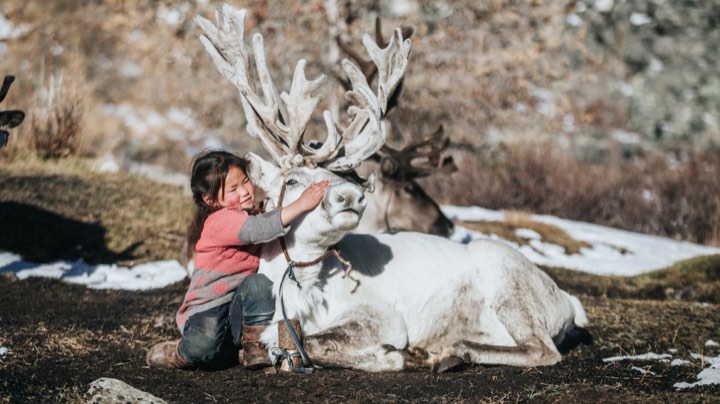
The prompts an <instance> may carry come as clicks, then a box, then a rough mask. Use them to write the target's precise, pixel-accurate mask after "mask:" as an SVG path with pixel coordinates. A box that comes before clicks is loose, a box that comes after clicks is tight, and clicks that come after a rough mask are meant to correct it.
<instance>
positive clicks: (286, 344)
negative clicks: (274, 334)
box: [278, 320, 303, 372]
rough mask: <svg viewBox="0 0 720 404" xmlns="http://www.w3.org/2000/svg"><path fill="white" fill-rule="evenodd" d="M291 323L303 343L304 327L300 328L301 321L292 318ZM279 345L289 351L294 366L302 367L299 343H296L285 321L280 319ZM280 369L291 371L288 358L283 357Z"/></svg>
mask: <svg viewBox="0 0 720 404" xmlns="http://www.w3.org/2000/svg"><path fill="white" fill-rule="evenodd" d="M290 325H291V326H292V328H293V330H295V334H297V336H298V338H299V339H300V343H301V344H302V329H301V328H300V322H299V321H297V320H290ZM278 345H279V348H280V349H281V350H283V351H285V352H287V353H288V355H290V360H291V361H292V367H294V368H299V367H302V365H303V360H302V357H301V356H300V352H298V349H297V345H295V341H294V340H293V337H292V335H290V330H288V328H287V325H286V324H285V322H284V321H280V322H279V323H278ZM280 370H282V371H286V372H289V371H290V366H289V365H288V363H287V360H286V359H283V361H282V363H281V364H280Z"/></svg>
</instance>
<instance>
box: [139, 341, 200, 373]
mask: <svg viewBox="0 0 720 404" xmlns="http://www.w3.org/2000/svg"><path fill="white" fill-rule="evenodd" d="M179 344H180V340H176V341H166V342H160V343H158V344H155V345H153V347H152V348H150V350H149V351H148V353H147V356H146V357H145V360H146V362H147V364H148V366H150V367H151V368H165V369H183V370H185V369H192V368H193V366H192V365H190V364H189V363H187V362H186V361H185V360H184V359H183V358H181V357H180V355H179V354H178V351H177V349H178V345H179Z"/></svg>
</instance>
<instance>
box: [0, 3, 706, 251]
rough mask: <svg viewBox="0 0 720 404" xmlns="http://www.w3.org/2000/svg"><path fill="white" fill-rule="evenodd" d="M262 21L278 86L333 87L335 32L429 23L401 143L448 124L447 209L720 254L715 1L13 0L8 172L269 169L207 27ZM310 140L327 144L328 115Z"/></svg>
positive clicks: (355, 37) (412, 76) (397, 134)
mask: <svg viewBox="0 0 720 404" xmlns="http://www.w3.org/2000/svg"><path fill="white" fill-rule="evenodd" d="M223 3H228V4H230V5H232V6H234V7H236V8H241V7H242V8H247V9H248V15H247V17H246V36H247V37H249V36H250V35H251V34H253V33H255V32H260V33H262V34H263V36H264V38H265V47H266V54H267V60H268V64H269V66H270V69H271V72H272V74H273V79H274V81H275V84H276V86H277V87H278V88H279V89H281V90H287V89H289V85H290V81H291V79H292V73H293V70H294V67H295V64H296V62H297V61H298V60H299V59H301V58H304V59H306V60H307V62H308V64H307V74H308V77H316V76H318V75H320V74H321V73H325V74H327V75H328V78H329V80H328V83H327V84H326V86H325V88H324V89H323V90H322V91H324V92H325V100H326V101H325V102H324V103H323V104H321V105H320V107H319V108H318V109H319V110H321V109H326V108H328V109H332V108H334V106H335V105H337V98H336V96H337V91H338V88H339V83H338V80H337V79H336V76H335V75H337V74H340V73H339V69H338V60H339V59H341V58H343V57H346V55H344V54H343V53H342V52H341V51H340V50H339V48H338V46H337V44H336V42H335V35H336V34H339V35H341V36H343V38H345V39H348V40H350V41H352V43H353V44H354V45H353V47H355V49H357V50H358V51H362V47H361V46H360V38H361V36H362V34H364V33H372V32H373V30H374V22H375V18H376V17H380V18H381V20H382V22H383V33H384V35H385V36H386V37H387V36H389V35H390V33H391V29H392V27H396V26H412V27H414V28H415V34H414V35H413V37H412V40H413V51H412V54H411V61H410V66H409V68H408V71H407V73H406V79H405V83H404V87H403V93H402V95H401V97H400V100H399V105H398V107H397V108H396V109H395V110H394V111H393V112H392V115H391V116H390V117H389V119H390V121H391V123H392V132H391V136H390V139H389V143H390V144H392V145H397V146H401V145H403V144H406V143H407V142H409V141H410V140H411V139H416V138H420V137H423V136H426V135H429V134H431V133H432V132H434V131H435V129H437V127H438V126H439V125H442V126H443V128H444V131H445V134H446V135H447V136H448V137H449V138H450V145H449V147H448V149H447V152H446V153H447V154H448V155H450V156H452V157H453V158H454V160H455V162H456V164H457V166H458V171H457V172H455V173H453V174H443V175H433V176H430V177H428V178H425V179H422V180H421V182H422V185H423V186H424V187H425V189H426V190H427V191H428V193H429V194H430V195H432V196H433V197H434V198H435V199H436V200H437V201H438V202H439V203H442V204H451V205H480V206H483V207H487V208H492V209H517V210H525V211H531V212H533V213H548V214H554V215H557V216H561V217H565V218H569V219H576V220H583V221H588V222H594V223H598V224H603V225H609V226H614V227H618V228H623V229H629V230H635V231H640V232H645V233H650V234H658V235H662V236H667V237H672V238H677V239H683V240H688V241H693V242H698V243H704V244H709V245H716V246H717V245H720V179H718V178H719V177H720V176H719V175H718V173H720V69H718V62H719V61H720V3H718V2H717V1H715V0H704V1H703V0H696V1H690V0H642V1H639V0H638V1H634V0H615V1H613V0H597V1H594V0H586V1H564V0H552V1H542V0H524V1H523V0H521V1H512V0H488V1H476V0H458V1H447V0H446V1H431V0H386V1H347V0H308V1H299V0H298V1H286V0H282V1H280V0H277V1H276V0H266V1H234V0H227V1H225V2H222V1H212V0H196V1H150V0H105V1H101V0H94V1H90V0H53V1H39V0H30V1H28V0H3V1H2V2H1V3H0V75H2V76H4V75H14V76H16V81H15V83H14V84H13V87H12V88H11V89H10V92H9V94H8V96H7V98H6V99H5V100H4V101H3V103H2V104H0V109H22V110H24V111H25V112H26V114H27V116H26V119H25V122H23V124H22V125H20V126H19V127H18V128H15V129H13V130H11V131H10V133H11V137H10V140H9V144H8V146H7V147H5V148H3V149H1V150H0V164H10V163H12V162H13V161H16V160H18V159H37V160H38V161H53V160H58V159H81V160H83V161H87V162H88V163H89V164H88V167H90V168H91V169H92V170H96V171H105V172H107V171H110V172H115V171H117V172H132V173H138V174H143V175H147V176H150V177H152V178H155V179H159V180H162V181H166V182H173V183H179V184H180V183H182V184H184V183H185V182H186V181H187V180H186V178H187V177H186V173H187V171H188V167H189V164H190V161H191V159H192V157H193V156H194V155H195V154H196V153H197V152H199V151H201V150H203V149H205V148H208V147H213V148H227V149H230V150H233V151H236V152H238V153H244V152H245V151H254V152H259V153H261V154H262V151H261V150H260V145H259V142H258V141H257V140H255V139H252V138H250V137H249V136H248V135H247V133H246V131H245V118H244V114H243V112H242V107H241V105H240V102H239V97H238V94H237V90H236V89H235V87H234V86H233V85H232V84H230V83H229V82H226V81H225V80H224V79H223V78H222V77H221V76H220V74H219V73H218V72H217V70H216V68H215V66H214V65H213V63H212V61H211V59H210V57H209V56H208V55H207V54H206V53H205V50H204V49H203V48H202V46H201V44H200V41H199V40H198V36H199V34H200V30H199V29H198V28H197V27H196V26H195V24H194V23H193V21H192V18H193V17H194V16H195V15H203V16H205V17H206V18H209V19H213V18H214V17H213V13H214V11H215V10H216V9H218V8H219V7H221V6H222V4H223ZM316 118H317V119H316V120H317V122H313V124H312V126H311V132H312V133H309V135H308V136H309V137H310V138H312V137H314V136H316V137H317V138H318V139H319V140H322V138H323V136H324V133H325V128H324V124H323V123H322V122H321V114H320V111H317V114H316Z"/></svg>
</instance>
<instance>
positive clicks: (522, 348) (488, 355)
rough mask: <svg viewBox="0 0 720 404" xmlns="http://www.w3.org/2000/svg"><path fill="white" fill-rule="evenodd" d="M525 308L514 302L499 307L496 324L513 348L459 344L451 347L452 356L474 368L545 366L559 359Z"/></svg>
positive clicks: (553, 346) (547, 338)
mask: <svg viewBox="0 0 720 404" xmlns="http://www.w3.org/2000/svg"><path fill="white" fill-rule="evenodd" d="M527 307H530V306H524V305H523V304H522V303H518V302H516V303H515V304H514V305H513V304H510V305H506V306H502V307H501V308H500V309H499V310H498V313H497V320H499V322H500V323H501V325H502V326H504V327H505V329H506V330H507V332H508V334H509V335H510V336H511V337H512V338H513V339H514V340H515V343H516V346H499V345H488V344H480V343H477V342H473V341H467V340H463V341H460V342H458V343H457V344H456V345H455V349H456V351H455V354H456V355H458V356H460V357H462V358H464V359H465V360H467V361H471V362H473V363H477V364H493V365H511V366H522V367H535V366H549V365H554V364H556V363H558V362H559V361H560V360H561V358H562V356H561V355H560V352H558V350H557V348H556V347H555V343H554V342H553V340H552V338H551V337H550V335H549V334H548V332H547V330H546V329H545V327H544V326H543V325H542V324H541V322H540V320H539V319H537V318H535V317H533V315H532V314H531V313H530V312H529V310H528V309H527Z"/></svg>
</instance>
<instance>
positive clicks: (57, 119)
mask: <svg viewBox="0 0 720 404" xmlns="http://www.w3.org/2000/svg"><path fill="white" fill-rule="evenodd" d="M84 120H85V113H84V109H83V94H82V93H81V92H80V91H78V90H77V87H72V86H70V88H68V85H66V84H65V83H64V81H63V78H62V76H60V77H55V76H51V77H50V79H49V82H48V84H47V86H46V87H45V88H43V89H42V90H41V91H39V92H38V93H36V96H35V102H34V104H33V105H32V107H31V109H30V132H31V135H32V138H31V143H30V144H31V147H32V149H33V150H34V151H35V152H36V153H37V154H38V155H39V156H40V157H42V158H43V159H59V158H64V157H69V156H73V155H76V154H77V152H78V150H79V149H80V144H81V141H82V132H83V126H84V124H85V122H84Z"/></svg>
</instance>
